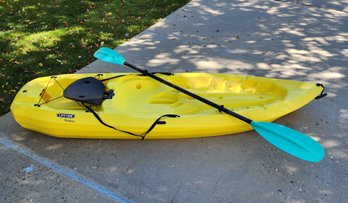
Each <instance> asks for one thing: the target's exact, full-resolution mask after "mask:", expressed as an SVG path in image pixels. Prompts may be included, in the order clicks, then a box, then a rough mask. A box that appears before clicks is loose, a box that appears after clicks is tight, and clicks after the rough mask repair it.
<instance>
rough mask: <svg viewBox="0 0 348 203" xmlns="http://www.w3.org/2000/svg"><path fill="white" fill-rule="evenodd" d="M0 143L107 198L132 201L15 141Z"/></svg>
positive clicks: (1, 140)
mask: <svg viewBox="0 0 348 203" xmlns="http://www.w3.org/2000/svg"><path fill="white" fill-rule="evenodd" d="M0 144H2V145H3V146H5V147H6V148H9V149H12V150H14V151H16V152H18V153H20V154H22V155H24V156H27V157H29V158H31V159H33V160H35V161H37V162H38V163H40V164H42V165H44V166H46V167H48V168H51V169H52V170H54V171H56V172H57V173H59V174H62V175H64V176H66V177H69V178H71V179H72V180H75V181H77V182H79V183H81V184H83V185H85V186H87V187H89V188H91V189H93V190H95V191H97V192H98V193H100V194H102V195H103V196H105V197H108V198H109V199H111V200H113V201H115V202H119V203H128V202H132V201H130V200H129V199H127V198H126V197H122V196H121V195H119V194H116V193H115V192H112V191H111V190H109V189H108V188H106V187H104V186H102V185H100V184H99V183H96V182H95V181H93V180H89V179H88V178H86V177H83V176H82V175H80V174H78V173H76V172H75V171H74V170H72V169H69V168H66V167H64V166H60V165H59V164H56V163H53V162H51V161H50V160H48V159H46V158H44V157H41V156H39V155H37V154H34V153H33V152H31V151H29V150H27V149H25V148H23V147H21V146H19V145H17V144H16V143H15V142H13V141H11V140H8V139H4V138H0ZM27 168H28V167H27Z"/></svg>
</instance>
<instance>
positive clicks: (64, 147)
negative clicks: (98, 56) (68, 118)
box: [0, 0, 348, 202]
mask: <svg viewBox="0 0 348 203" xmlns="http://www.w3.org/2000/svg"><path fill="white" fill-rule="evenodd" d="M117 50H118V51H119V52H121V53H122V54H123V55H124V56H125V57H126V58H127V60H128V61H129V62H131V63H133V64H135V65H139V66H142V67H146V68H148V69H149V70H151V71H171V72H182V71H200V72H220V73H237V74H249V75H258V76H266V77H276V78H288V79H296V80H301V81H312V82H320V83H323V84H325V85H326V86H327V92H328V96H327V97H325V98H323V99H320V100H316V101H313V102H312V103H310V104H309V105H307V106H305V107H304V108H302V109H300V110H298V111H296V112H294V113H291V114H290V115H288V116H285V117H283V118H281V119H279V120H277V121H276V122H278V123H280V124H283V125H286V126H289V127H292V128H294V129H297V130H299V131H302V132H304V133H306V134H308V135H309V136H311V137H312V138H314V139H316V140H318V141H319V142H320V143H321V144H322V145H323V146H324V147H325V150H326V155H325V158H324V159H323V160H322V161H321V162H319V163H315V164H313V163H308V162H304V161H301V160H299V159H296V158H294V157H291V156H289V155H287V154H285V153H283V152H281V151H280V150H278V149H276V148H274V147H272V146H271V145H270V144H268V143H267V142H266V141H265V140H263V139H262V138H261V137H260V136H258V135H257V134H256V133H255V132H247V133H240V134H236V135H226V136H221V137H215V138H202V139H182V140H146V141H140V140H139V141H131V140H78V139H57V138H53V137H48V136H46V135H42V134H38V133H35V132H32V131H28V130H25V129H22V128H21V127H19V126H18V125H17V124H16V123H15V121H14V120H13V118H12V116H11V114H10V113H8V114H6V115H4V116H3V117H1V118H0V157H1V158H0V172H1V176H0V202H132V201H134V202H346V201H347V199H348V194H347V191H348V172H347V167H348V133H347V131H348V102H347V99H348V91H347V87H348V79H347V76H348V70H347V64H348V2H347V1H344V0H333V1H330V2H326V1H315V0H306V1H299V2H298V3H296V1H294V2H291V1H288V2H283V1H266V0H261V1H252V0H249V1H247V0H230V1H227V0H225V1H210V0H193V1H191V2H190V3H189V4H187V5H185V6H184V7H182V8H180V9H179V10H177V11H176V12H174V13H173V14H171V15H170V16H168V17H167V18H165V19H163V20H161V21H160V22H158V23H157V24H155V25H154V26H152V27H150V28H149V29H147V30H146V31H144V32H142V33H141V34H139V35H138V36H136V37H134V38H133V39H131V40H130V41H128V42H126V43H125V44H123V45H121V46H120V47H118V48H117ZM114 71H121V72H127V71H130V70H128V69H126V68H123V67H116V66H114V65H110V64H105V63H103V62H100V61H96V62H94V63H92V64H90V65H89V66H88V67H85V68H84V69H82V70H81V71H80V72H114Z"/></svg>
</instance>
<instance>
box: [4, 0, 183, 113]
mask: <svg viewBox="0 0 348 203" xmlns="http://www.w3.org/2000/svg"><path fill="white" fill-rule="evenodd" d="M187 2H188V0H128V1H125V0H94V1H93V0H82V1H70V0H51V1H46V0H0V19H1V21H0V87H1V91H0V115H2V114H4V113H6V112H8V111H9V106H10V104H11V102H12V100H13V98H14V96H15V95H16V93H17V91H18V90H19V89H20V88H21V87H22V86H23V85H24V84H25V83H26V82H28V81H30V80H32V79H34V78H36V77H40V76H46V75H54V74H62V73H73V72H75V71H76V70H78V69H79V68H81V67H84V66H86V65H87V64H89V63H90V62H92V61H93V60H94V58H93V53H94V52H95V51H96V50H97V49H98V48H99V47H101V46H109V47H117V46H118V45H120V44H121V43H123V42H125V41H127V40H128V39H129V38H131V37H133V36H135V35H136V34H138V33H139V32H141V31H143V30H144V29H146V28H147V27H149V26H151V25H152V24H154V23H156V22H157V21H158V19H160V18H163V17H165V16H167V15H168V14H170V13H171V12H173V11H175V10H176V9H178V8H179V7H181V6H183V5H184V4H185V3H187Z"/></svg>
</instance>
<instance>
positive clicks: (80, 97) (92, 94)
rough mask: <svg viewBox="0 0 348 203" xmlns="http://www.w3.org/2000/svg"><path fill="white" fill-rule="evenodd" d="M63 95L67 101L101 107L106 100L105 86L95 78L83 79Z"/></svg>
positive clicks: (72, 84) (77, 81)
mask: <svg viewBox="0 0 348 203" xmlns="http://www.w3.org/2000/svg"><path fill="white" fill-rule="evenodd" d="M63 95H64V97H65V98H67V99H71V100H75V101H79V102H85V103H89V104H95V105H100V104H101V103H102V102H103V99H104V98H105V96H104V95H105V85H104V84H103V83H102V82H101V81H100V80H97V79H96V78H94V77H87V78H82V79H79V80H76V81H74V82H73V83H71V84H70V85H69V86H68V87H67V88H65V90H64V92H63ZM111 96H113V93H112V95H111Z"/></svg>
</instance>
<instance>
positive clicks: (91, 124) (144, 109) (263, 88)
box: [11, 73, 323, 139]
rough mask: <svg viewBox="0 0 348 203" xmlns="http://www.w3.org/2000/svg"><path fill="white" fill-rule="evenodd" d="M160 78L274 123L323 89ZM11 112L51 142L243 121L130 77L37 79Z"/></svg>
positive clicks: (216, 78)
mask: <svg viewBox="0 0 348 203" xmlns="http://www.w3.org/2000/svg"><path fill="white" fill-rule="evenodd" d="M156 75H157V76H159V77H161V78H163V79H165V80H167V81H169V82H171V83H173V84H175V85H177V86H180V87H182V88H185V89H186V90H189V91H190V92H193V93H195V94H197V95H199V96H201V97H204V98H206V99H208V100H210V101H212V102H215V103H218V104H221V105H223V106H224V107H225V108H228V109H231V110H233V111H235V112H237V113H238V114H241V115H243V116H245V117H247V118H250V119H251V120H254V121H273V120H275V119H277V118H279V117H281V116H284V115H286V114H288V113H290V112H293V111H295V110H297V109H299V108H301V107H302V106H304V105H306V104H307V103H309V102H310V101H312V100H313V99H314V98H316V97H317V96H318V95H320V93H321V92H322V90H323V88H322V87H321V86H318V85H316V84H313V83H308V82H299V81H293V80H281V79H272V78H264V77H255V76H242V75H232V74H208V73H176V74H174V75H169V74H168V75H167V74H156ZM11 111H12V113H13V116H14V118H15V120H16V121H17V122H18V123H19V124H20V125H21V126H22V127H24V128H27V129H30V130H34V131H37V132H41V133H44V134H47V135H51V136H55V137H65V138H97V139H142V138H145V139H171V138H193V137H208V136H217V135H226V134H233V133H238V132H243V131H248V130H251V129H252V128H251V127H250V125H248V124H247V123H245V122H243V121H241V120H238V119H237V118H234V117H232V116H230V115H227V114H225V113H221V112H219V110H217V109H214V108H212V107H210V106H208V105H206V104H204V103H202V102H200V101H198V100H196V99H193V98H192V97H190V96H188V95H186V94H183V93H181V92H179V91H177V90H175V89H172V88H171V87H168V86H166V85H163V84H161V83H159V82H158V81H156V80H153V79H152V78H149V77H146V76H143V75H140V74H135V73H103V74H66V75H58V76H49V77H42V78H37V79H34V80H32V81H30V82H28V83H27V84H26V85H25V86H23V87H22V89H21V90H20V91H19V92H18V94H17V96H16V97H15V99H14V101H13V103H12V105H11Z"/></svg>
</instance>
